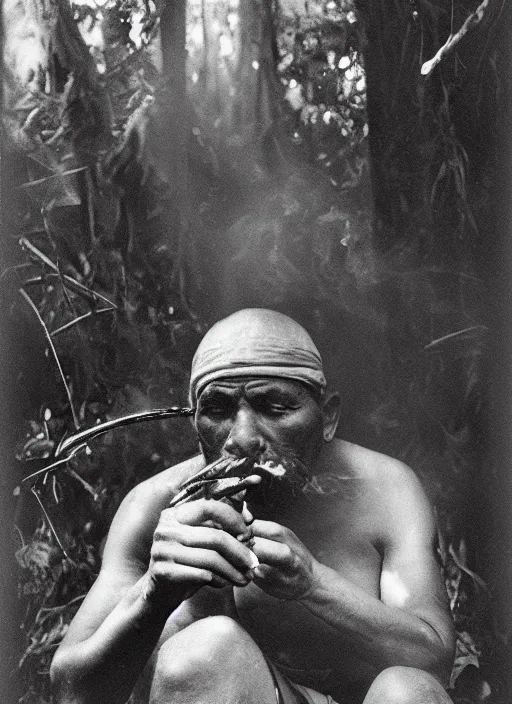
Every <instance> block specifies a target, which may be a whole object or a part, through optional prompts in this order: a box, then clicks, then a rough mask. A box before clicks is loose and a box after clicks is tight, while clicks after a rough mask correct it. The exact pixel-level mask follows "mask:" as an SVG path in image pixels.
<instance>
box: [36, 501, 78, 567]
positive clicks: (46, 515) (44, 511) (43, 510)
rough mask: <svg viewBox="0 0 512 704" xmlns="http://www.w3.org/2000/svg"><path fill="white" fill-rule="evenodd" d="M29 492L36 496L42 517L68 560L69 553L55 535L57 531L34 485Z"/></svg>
mask: <svg viewBox="0 0 512 704" xmlns="http://www.w3.org/2000/svg"><path fill="white" fill-rule="evenodd" d="M31 492H32V493H33V494H34V496H35V497H36V499H37V503H38V504H39V506H40V507H41V511H42V512H43V514H44V517H45V518H46V520H47V521H48V525H49V526H50V530H51V532H52V533H53V535H54V536H55V540H56V541H57V544H58V546H59V548H60V549H61V550H62V552H63V553H64V555H65V556H66V557H67V558H68V560H69V555H68V554H67V552H66V551H65V550H64V546H63V545H62V543H61V541H60V538H59V536H58V535H57V531H56V530H55V528H54V525H53V523H52V522H51V519H50V516H49V515H48V512H47V511H46V509H45V507H44V505H43V502H42V501H41V499H40V497H39V494H38V493H37V491H36V490H35V489H34V487H32V488H31Z"/></svg>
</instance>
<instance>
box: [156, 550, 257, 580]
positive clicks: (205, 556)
mask: <svg viewBox="0 0 512 704" xmlns="http://www.w3.org/2000/svg"><path fill="white" fill-rule="evenodd" d="M169 558H170V560H172V562H174V563H175V564H178V565H185V566H187V567H196V568H198V569H203V570H207V571H208V572H211V573H212V574H214V575H217V576H219V577H221V578H223V579H227V580H228V581H229V582H230V583H231V584H237V585H239V586H245V585H246V584H248V582H249V578H248V577H247V576H246V575H244V574H242V572H240V571H239V570H237V569H236V568H235V567H233V565H231V564H230V563H229V562H228V561H227V560H226V559H224V558H223V557H222V556H221V555H219V554H218V553H217V552H215V551H214V550H207V549H206V548H187V547H185V546H184V545H173V546H172V547H170V548H169Z"/></svg>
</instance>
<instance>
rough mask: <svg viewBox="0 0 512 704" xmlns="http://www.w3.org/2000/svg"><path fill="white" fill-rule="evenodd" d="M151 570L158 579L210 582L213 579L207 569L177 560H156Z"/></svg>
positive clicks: (194, 582) (198, 582)
mask: <svg viewBox="0 0 512 704" xmlns="http://www.w3.org/2000/svg"><path fill="white" fill-rule="evenodd" d="M151 571H152V572H153V574H154V576H155V577H156V578H157V579H159V580H166V581H169V582H174V583H182V584H183V583H192V584H210V583H211V582H212V580H213V574H212V573H211V572H210V571H209V570H207V569H203V568H200V567H194V566H192V565H182V564H177V563H175V562H164V561H155V562H153V564H152V567H151Z"/></svg>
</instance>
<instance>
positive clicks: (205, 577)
mask: <svg viewBox="0 0 512 704" xmlns="http://www.w3.org/2000/svg"><path fill="white" fill-rule="evenodd" d="M190 395H191V399H192V402H193V404H194V406H195V407H196V412H195V421H194V422H195V427H196V430H197V436H198V439H199V443H200V448H201V452H202V456H200V457H195V458H193V459H191V460H189V461H187V462H184V463H182V464H180V465H178V466H177V467H173V468H171V469H168V470H165V471H164V472H162V473H160V474H158V475H156V476H154V477H152V478H150V479H149V480H147V481H145V482H143V483H141V484H140V485H139V486H137V487H136V488H135V489H134V490H133V491H131V492H130V494H129V495H128V496H127V497H126V498H125V500H124V501H123V503H122V504H121V507H120V508H119V510H118V512H117V514H116V517H115V518H114V521H113V524H112V527H111V529H110V533H109V536H108V540H107V543H106V546H105V551H104V555H103V565H102V568H101V572H100V574H99V576H98V579H97V580H96V582H95V584H94V586H93V587H92V589H91V591H90V593H89V594H88V596H87V598H86V599H85V601H84V603H83V605H82V607H81V609H80V610H79V612H78V613H77V615H76V617H75V619H74V621H73V622H72V624H71V626H70V628H69V630H68V632H67V634H66V637H65V639H64V641H63V643H62V644H61V646H60V648H59V650H58V651H57V653H56V655H55V658H54V660H53V664H52V678H53V682H54V686H55V689H56V692H57V695H58V701H59V702H61V703H62V704H71V703H73V704H125V703H126V702H127V701H128V700H129V699H130V697H131V699H130V702H137V704H138V703H139V702H148V701H149V702H151V704H174V703H176V704H178V703H179V704H184V703H187V704H286V703H287V704H305V703H309V704H311V703H314V704H322V703H323V704H327V703H328V702H333V700H334V701H335V702H338V704H356V703H357V704H362V703H363V702H364V704H449V703H450V702H451V700H450V698H449V697H448V695H447V694H446V692H445V690H444V687H443V685H446V683H447V681H448V677H449V674H450V669H451V665H452V660H453V646H454V638H453V629H452V623H451V618H450V614H449V612H448V610H447V606H446V598H445V592H444V588H443V584H442V580H441V577H440V571H439V567H438V565H437V564H436V560H435V553H434V540H435V532H436V528H435V524H434V519H433V515H432V510H431V508H430V506H429V503H428V501H427V499H426V497H425V494H424V493H423V490H422V488H421V485H420V483H419V481H418V479H417V478H416V477H415V475H414V473H413V472H412V471H411V470H410V469H409V468H408V467H406V466H404V465H403V464H401V463H400V462H398V461H396V460H393V459H391V458H389V457H386V456H384V455H381V454H378V453H376V452H372V451H370V450H367V449H364V448H362V447H358V446H356V445H353V444H350V443H347V442H344V441H343V440H340V439H337V438H335V437H334V435H335V432H336V427H337V423H338V417H339V406H340V401H339V396H338V395H337V394H333V393H328V392H327V391H326V384H325V378H324V375H323V371H322V362H321V359H320V355H319V353H318V351H317V349H316V347H315V345H314V344H313V342H312V340H311V338H310V337H309V335H308V334H307V333H306V331H305V330H304V329H303V328H302V327H301V326H299V325H298V324H297V323H295V322H294V321H293V320H291V319H290V318H288V317H286V316H283V315H281V314H279V313H275V312H273V311H268V310H261V309H251V310H245V311H240V312H238V313H235V314H234V315H232V316H230V317H229V318H226V319H225V320H223V321H221V322H220V323H217V324H216V325H215V326H213V328H212V329H211V330H210V331H209V332H208V333H207V335H206V336H205V337H204V339H203V341H202V342H201V344H200V346H199V348H198V351H197V352H196V355H195V357H194V361H193V364H192V376H191V386H190ZM268 453H273V454H274V455H277V456H278V457H279V456H281V457H286V458H292V459H293V460H294V461H295V462H296V466H303V467H305V468H306V469H307V473H308V479H307V481H306V483H305V486H304V487H303V489H301V490H297V487H296V486H294V484H293V482H292V480H291V479H290V480H289V481H287V480H286V479H284V480H282V481H281V482H280V483H279V484H278V485H276V486H275V487H273V488H272V490H271V491H270V490H267V492H266V493H265V492H264V490H263V483H262V484H260V485H255V486H254V487H251V488H250V489H249V490H248V491H247V494H246V501H247V505H246V508H245V510H244V511H243V512H242V513H239V512H237V511H236V510H235V509H234V508H233V507H232V506H231V505H229V504H227V503H221V502H220V501H214V500H205V499H200V500H198V501H193V502H190V503H186V504H183V505H179V506H176V507H174V508H168V506H169V502H170V500H171V499H172V498H173V496H175V495H176V493H177V491H178V487H179V485H180V484H181V482H182V481H183V480H184V479H185V478H187V477H189V476H190V475H192V474H194V473H195V472H197V471H198V470H199V469H200V468H201V467H203V466H204V465H205V462H207V463H209V462H212V461H213V460H215V459H217V458H218V457H221V456H226V457H244V456H252V457H253V456H260V457H262V458H264V457H265V456H266V455H268ZM292 474H293V473H292ZM250 531H252V534H253V535H254V536H255V537H254V543H253V547H252V550H253V551H254V553H255V554H256V556H257V557H258V559H259V562H260V565H259V566H258V567H256V568H254V562H253V561H252V559H253V558H252V555H251V552H250V550H249V548H248V547H247V546H246V544H245V543H244V541H243V538H244V537H247V536H248V534H249V532H250Z"/></svg>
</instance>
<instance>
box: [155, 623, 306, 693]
mask: <svg viewBox="0 0 512 704" xmlns="http://www.w3.org/2000/svg"><path fill="white" fill-rule="evenodd" d="M290 696H291V698H290V699H289V701H290V703H292V702H293V703H294V702H296V701H298V700H297V695H296V694H294V693H293V692H291V690H290ZM150 704H276V692H275V687H274V681H273V679H272V675H271V673H270V670H269V666H268V665H267V662H266V660H265V658H264V657H263V654H262V652H261V651H260V649H259V648H258V646H257V645H256V643H255V642H254V641H253V640H252V638H251V637H250V636H249V634H248V633H247V632H246V631H245V630H244V629H243V628H242V627H241V626H240V625H239V624H238V623H236V621H234V620H233V619H230V618H228V617H227V616H210V617H208V618H203V619H201V620H200V621H196V622H195V623H193V624H191V625H190V626H188V627H187V628H184V629H183V630H182V631H180V632H179V633H177V634H176V635H174V636H172V637H171V638H169V640H167V641H166V642H165V643H164V644H163V645H162V647H161V648H160V651H159V653H158V658H157V662H156V667H155V672H154V677H153V683H152V686H151V695H150Z"/></svg>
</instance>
